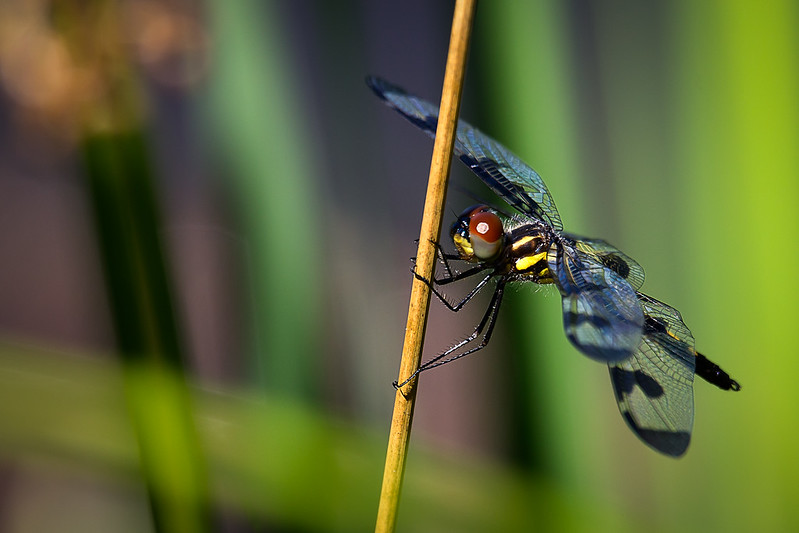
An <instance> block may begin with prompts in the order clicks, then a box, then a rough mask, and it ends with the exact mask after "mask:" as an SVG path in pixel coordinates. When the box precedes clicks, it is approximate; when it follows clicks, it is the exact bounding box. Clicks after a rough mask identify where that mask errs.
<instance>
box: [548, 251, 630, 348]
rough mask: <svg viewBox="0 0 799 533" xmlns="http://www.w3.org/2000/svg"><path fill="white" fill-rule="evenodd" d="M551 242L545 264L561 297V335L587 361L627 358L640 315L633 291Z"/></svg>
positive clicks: (584, 257) (594, 261)
mask: <svg viewBox="0 0 799 533" xmlns="http://www.w3.org/2000/svg"><path fill="white" fill-rule="evenodd" d="M574 244H575V243H574V242H573V241H570V240H568V239H563V240H562V241H560V242H556V243H553V245H552V247H551V248H550V251H549V254H548V257H547V262H548V263H549V269H550V271H551V272H552V273H553V277H554V279H555V284H556V285H557V286H558V288H559V289H560V293H561V296H562V297H563V328H564V330H565V331H566V336H567V337H568V338H569V340H570V341H571V342H572V344H574V345H575V346H576V347H577V348H578V349H579V350H580V351H581V352H583V353H584V354H585V355H587V356H588V357H591V358H593V359H597V360H599V361H603V362H606V363H609V362H619V361H623V360H625V359H628V358H629V357H630V356H631V355H632V353H633V352H634V351H635V350H636V349H637V348H638V346H639V345H640V344H641V337H642V333H643V325H644V314H643V311H642V309H641V304H640V303H639V302H638V298H637V296H636V293H635V290H634V289H633V288H632V286H631V285H630V284H629V282H627V281H626V280H625V279H624V278H622V277H621V276H619V275H618V274H617V273H616V272H615V271H614V270H612V269H611V268H608V267H607V266H605V265H603V264H602V263H601V262H599V261H598V260H597V259H596V258H594V257H593V256H591V255H589V254H586V253H583V252H581V251H580V250H579V249H577V248H574V246H573V245H574Z"/></svg>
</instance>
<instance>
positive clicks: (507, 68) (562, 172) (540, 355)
mask: <svg viewBox="0 0 799 533" xmlns="http://www.w3.org/2000/svg"><path fill="white" fill-rule="evenodd" d="M566 8H567V5H566V4H563V3H561V2H553V1H545V2H536V3H523V2H512V1H502V2H492V3H491V4H490V5H484V6H482V7H481V9H482V10H481V11H479V12H478V17H477V21H476V24H477V30H476V32H477V36H478V38H479V37H480V35H482V34H485V35H486V36H487V38H485V39H483V40H482V41H480V42H476V44H475V49H476V50H477V49H480V48H482V52H481V55H480V56H478V58H479V59H481V62H480V66H479V68H480V70H481V71H482V74H481V76H479V77H480V78H481V79H483V80H486V81H487V85H486V87H485V88H484V90H483V92H484V95H483V96H484V102H485V104H484V105H485V108H486V110H487V111H486V113H485V114H486V116H488V117H492V118H493V119H494V120H495V122H494V124H493V125H490V124H489V125H482V126H481V127H482V129H484V130H486V131H488V132H489V134H490V135H492V136H493V137H495V138H497V139H498V140H499V141H500V142H502V143H503V144H504V145H505V146H507V147H509V148H510V149H511V150H512V151H513V152H514V153H516V154H518V155H519V156H520V157H521V158H522V160H524V161H526V162H527V163H528V164H530V166H532V167H533V168H535V169H536V170H537V171H538V172H539V173H540V174H541V176H542V177H543V179H544V181H545V182H546V184H547V186H548V188H549V190H550V192H551V193H552V196H553V198H554V200H555V203H556V205H557V207H558V210H559V212H560V214H561V217H562V219H563V221H564V223H565V225H566V228H567V229H568V230H571V231H579V230H580V228H582V227H584V225H585V217H584V216H583V209H582V208H583V207H584V204H585V201H584V199H583V197H582V195H581V193H580V179H579V175H580V164H579V161H580V157H579V150H578V146H577V138H576V132H575V130H574V128H575V123H576V122H575V121H576V117H577V111H576V109H575V108H574V106H575V91H574V90H573V86H572V81H571V79H572V78H571V76H572V72H571V70H570V69H571V64H572V62H571V57H572V51H571V45H570V42H569V34H568V21H567V13H566ZM559 300H560V298H559V296H557V294H555V293H553V294H551V295H550V294H547V295H546V297H545V296H543V295H541V294H536V295H529V294H524V296H520V297H519V298H510V299H509V300H508V301H507V302H506V303H505V305H506V306H507V307H508V309H505V310H504V311H503V313H504V315H503V316H504V317H505V318H504V320H505V321H506V322H507V324H506V325H507V326H508V328H507V330H508V331H510V332H511V338H512V340H511V343H509V346H510V348H509V349H510V350H513V351H515V352H517V353H518V354H519V355H518V359H520V363H519V364H521V365H524V369H523V370H522V371H520V372H517V373H516V375H517V379H518V381H519V383H517V384H516V385H515V387H516V388H518V389H520V390H521V391H523V392H522V394H521V398H522V400H521V401H524V402H526V403H527V406H528V408H527V413H526V414H523V415H522V416H525V417H526V418H527V419H530V418H532V419H533V422H532V425H531V428H530V429H529V430H528V434H527V435H521V436H520V437H521V442H520V445H521V446H525V445H526V446H528V449H529V450H530V453H531V454H532V453H536V454H537V455H538V456H537V457H533V456H530V457H528V458H527V459H526V460H525V462H527V463H528V464H529V465H532V467H533V469H534V470H535V469H541V470H542V471H544V472H548V473H550V474H553V475H556V476H563V477H565V478H567V479H571V480H573V481H574V482H575V483H584V480H585V476H586V475H587V473H588V472H590V470H591V468H590V466H589V464H587V463H588V462H589V461H588V460H587V458H588V457H590V455H587V454H585V453H584V452H583V451H581V450H580V449H578V448H577V447H575V446H576V445H578V444H579V443H581V437H580V436H579V434H584V433H585V432H586V431H590V429H588V428H590V426H591V424H590V423H589V422H588V421H587V420H586V417H588V413H585V412H584V411H582V410H581V409H579V408H578V407H577V405H578V404H579V401H580V400H581V398H580V397H579V393H570V394H565V393H563V390H564V388H568V387H570V386H573V384H574V383H579V390H580V391H585V392H586V393H590V391H591V390H592V389H591V388H590V385H587V383H590V381H589V380H588V379H584V375H582V374H581V372H582V371H583V370H585V371H586V372H588V371H589V370H590V367H589V366H588V364H584V363H585V361H579V360H578V358H579V357H580V356H579V355H578V354H577V353H576V352H575V350H574V349H573V348H571V347H570V345H569V344H568V342H567V341H566V339H565V337H564V334H563V325H562V318H561V310H560V305H559ZM575 362H576V363H579V364H575ZM603 385H604V384H603ZM519 423H520V424H530V422H521V421H520V422H519ZM578 432H579V434H578ZM580 445H581V444H580Z"/></svg>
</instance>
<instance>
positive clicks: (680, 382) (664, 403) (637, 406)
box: [608, 293, 696, 457]
mask: <svg viewBox="0 0 799 533" xmlns="http://www.w3.org/2000/svg"><path fill="white" fill-rule="evenodd" d="M638 298H639V301H640V302H641V307H642V309H643V313H644V330H643V340H642V342H641V344H640V346H639V347H638V349H637V350H635V351H634V352H633V355H632V357H630V358H629V359H626V360H624V361H620V362H616V363H612V364H608V367H609V369H610V381H611V383H612V384H613V390H614V392H615V394H616V402H617V403H618V405H619V411H620V412H621V415H622V417H623V418H624V420H625V422H627V425H628V426H629V427H630V429H632V430H633V432H634V433H635V434H636V435H638V437H639V438H640V439H641V440H643V441H644V442H645V443H646V444H648V445H649V446H651V447H652V448H654V449H656V450H658V451H659V452H661V453H665V454H667V455H671V456H674V457H678V456H680V455H682V454H683V453H685V450H686V449H687V448H688V444H689V442H690V441H691V429H692V427H693V423H694V389H693V383H694V373H695V369H696V351H695V349H694V338H693V336H692V335H691V331H690V330H689V329H688V328H687V327H686V325H685V323H684V322H683V321H682V316H680V313H679V311H677V310H676V309H674V308H673V307H670V306H668V305H666V304H664V303H663V302H660V301H658V300H655V299H654V298H651V297H649V296H646V295H645V294H641V293H638Z"/></svg>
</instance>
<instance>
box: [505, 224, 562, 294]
mask: <svg viewBox="0 0 799 533" xmlns="http://www.w3.org/2000/svg"><path fill="white" fill-rule="evenodd" d="M506 238H507V242H508V245H507V247H506V249H505V254H504V257H503V259H504V260H505V262H506V264H507V269H508V270H507V272H508V274H510V275H511V277H512V279H516V280H525V281H534V282H535V283H541V284H545V283H553V282H554V280H553V279H552V272H551V271H550V270H549V265H548V263H547V255H548V254H549V249H550V245H551V243H552V236H551V234H550V233H549V232H547V231H546V230H545V229H544V228H542V227H540V226H538V225H534V224H524V225H522V226H518V227H516V228H514V229H512V230H511V231H509V232H508V234H507V236H506Z"/></svg>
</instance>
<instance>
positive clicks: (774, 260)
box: [674, 0, 799, 531]
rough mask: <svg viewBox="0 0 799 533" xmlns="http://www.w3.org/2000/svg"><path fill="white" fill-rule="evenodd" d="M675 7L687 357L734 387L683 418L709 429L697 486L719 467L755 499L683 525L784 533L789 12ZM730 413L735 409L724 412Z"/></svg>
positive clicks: (788, 496)
mask: <svg viewBox="0 0 799 533" xmlns="http://www.w3.org/2000/svg"><path fill="white" fill-rule="evenodd" d="M677 8H678V9H677V11H676V15H677V17H678V18H677V19H676V20H677V21H678V23H679V24H680V29H681V31H680V34H679V36H678V37H676V38H675V41H674V45H675V54H676V59H677V67H678V70H677V72H679V78H678V79H677V86H676V90H677V97H678V104H679V108H678V113H679V121H678V125H679V127H680V129H679V130H678V138H679V140H680V145H679V148H680V151H679V153H678V161H680V162H681V171H680V172H679V177H680V180H681V181H680V185H681V187H682V188H683V192H684V195H683V196H684V208H683V209H684V212H686V213H690V214H691V223H692V230H693V231H692V235H693V238H692V239H691V240H690V241H688V242H686V243H685V246H686V248H685V249H684V250H683V251H682V252H681V253H683V254H685V256H686V257H688V258H690V261H691V262H692V263H695V264H696V265H698V266H697V267H696V268H693V269H692V270H691V275H690V276H687V277H686V279H685V283H687V284H689V286H690V287H691V288H692V289H694V297H693V298H692V309H693V310H694V311H693V312H692V314H691V315H690V316H692V317H696V319H695V320H692V321H691V324H692V328H694V331H695V332H697V333H698V332H699V331H702V332H703V333H702V335H701V336H700V335H699V334H697V335H696V337H697V340H698V341H700V342H701V344H700V346H699V347H700V349H703V351H707V352H708V354H709V355H711V354H712V355H713V358H714V359H715V360H716V361H717V362H719V363H720V364H722V366H723V367H724V368H725V369H727V370H729V371H730V372H731V373H732V372H734V375H735V377H736V378H737V379H738V380H739V381H740V382H741V385H742V387H743V388H742V391H741V392H740V393H739V394H740V395H741V397H740V398H735V399H734V400H731V399H728V398H719V397H718V396H717V395H711V394H707V395H706V396H703V397H701V399H702V401H703V402H704V403H703V404H701V409H702V411H701V412H699V406H700V404H699V399H698V400H697V405H698V409H697V410H698V412H697V417H698V421H699V420H700V418H699V417H701V416H702V415H704V417H702V419H701V421H702V423H703V424H707V425H709V431H705V432H704V433H703V438H706V439H712V440H713V442H714V443H715V446H714V447H713V449H714V450H715V451H714V453H715V454H716V457H715V459H716V462H714V464H715V468H714V470H713V471H712V472H708V477H709V478H711V479H715V478H716V476H724V475H727V476H730V474H729V473H727V472H725V470H724V467H725V466H727V467H731V468H734V469H735V472H734V474H733V475H734V479H735V480H746V484H747V486H749V487H756V490H740V486H736V485H737V484H736V483H730V484H726V485H723V484H720V485H719V486H718V489H721V490H714V491H713V498H712V500H711V501H710V502H704V503H703V504H702V508H701V512H697V516H702V517H708V516H713V517H715V518H714V522H713V525H712V527H713V528H714V529H727V530H733V529H736V530H762V531H792V530H796V529H797V527H799V518H797V517H798V516H799V515H797V513H796V507H795V503H794V502H795V501H796V498H797V485H796V479H797V477H799V461H797V454H796V442H795V438H793V437H795V435H796V405H797V394H796V385H795V381H796V375H797V373H799V359H798V358H797V357H796V348H795V342H793V339H794V337H793V334H792V333H793V331H795V329H796V298H797V295H799V280H797V277H796V275H795V271H796V265H797V264H798V263H799V248H798V247H797V246H796V244H795V242H796V228H797V227H799V211H797V207H796V206H797V198H799V180H798V179H797V176H799V152H797V148H796V146H797V132H799V97H797V95H799V63H797V48H796V43H797V33H798V32H797V21H799V6H797V4H796V2H790V1H774V2H767V3H759V4H752V3H750V2H745V1H738V0H736V1H730V2H709V3H695V2H685V1H683V2H680V3H678V4H677ZM711 350H712V351H711ZM697 388H698V387H697ZM700 394H701V392H700V391H699V390H697V397H698V398H700V396H699V395H700ZM730 401H734V402H735V409H729V407H726V406H727V405H728V402H730ZM711 409H712V411H711ZM710 413H713V414H712V416H711V415H710ZM730 439H734V440H736V444H737V446H736V447H730V446H729V440H730ZM736 449H737V450H738V451H739V452H740V451H741V450H742V449H748V450H752V451H754V452H755V453H745V454H744V455H740V454H736ZM744 510H748V511H749V512H746V511H744ZM708 511H711V513H710V515H709V514H708ZM719 511H721V512H719ZM725 511H726V512H725ZM708 522H709V520H707V519H706V522H705V524H707V523H708Z"/></svg>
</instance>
